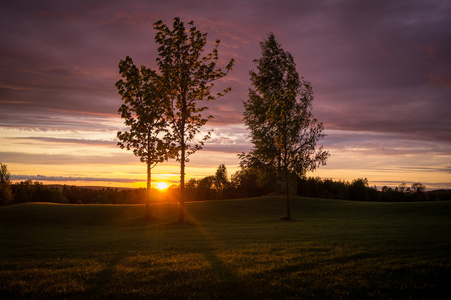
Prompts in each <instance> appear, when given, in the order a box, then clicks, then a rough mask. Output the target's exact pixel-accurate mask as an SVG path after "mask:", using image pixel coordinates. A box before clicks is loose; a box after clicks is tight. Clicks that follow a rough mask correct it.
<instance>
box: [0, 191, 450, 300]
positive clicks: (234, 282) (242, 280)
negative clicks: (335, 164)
mask: <svg viewBox="0 0 451 300" xmlns="http://www.w3.org/2000/svg"><path fill="white" fill-rule="evenodd" d="M186 206H187V209H188V211H187V220H188V223H187V225H185V226H180V225H175V224H174V221H176V220H177V205H176V204H171V203H166V204H158V205H153V206H152V214H153V215H154V216H155V217H156V218H155V220H154V221H153V222H152V223H145V222H144V220H142V210H143V207H142V206H139V205H120V206H113V205H50V204H23V205H17V206H10V207H2V208H0V239H1V241H2V243H1V244H0V253H1V254H2V255H1V256H0V282H1V285H0V295H3V296H4V298H33V297H38V298H49V297H50V298H51V297H58V298H86V297H91V296H94V297H100V298H105V297H114V298H125V297H127V298H196V299H197V298H216V297H219V298H228V299H236V298H240V299H243V298H251V299H257V298H258V299H261V298H409V297H413V298H436V297H438V296H439V295H440V293H441V292H445V291H447V285H448V281H449V279H450V278H451V260H450V258H451V254H450V253H451V251H450V250H451V218H450V215H451V202H434V203H360V202H348V201H335V200H320V199H305V198H296V199H294V201H293V216H294V218H295V221H293V222H286V221H280V220H279V217H281V216H283V214H284V202H283V199H282V198H277V197H263V198H257V199H246V200H230V201H211V202H197V203H187V204H186Z"/></svg>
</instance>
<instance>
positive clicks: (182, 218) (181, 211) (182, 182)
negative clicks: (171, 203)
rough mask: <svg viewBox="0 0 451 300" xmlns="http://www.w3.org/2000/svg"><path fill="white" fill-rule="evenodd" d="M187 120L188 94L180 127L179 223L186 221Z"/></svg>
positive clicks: (183, 98) (184, 99) (183, 104)
mask: <svg viewBox="0 0 451 300" xmlns="http://www.w3.org/2000/svg"><path fill="white" fill-rule="evenodd" d="M185 122H186V96H185V94H183V95H182V124H181V125H182V126H181V129H180V137H181V141H180V146H181V147H182V153H181V162H180V202H179V223H180V224H183V223H185V155H186V153H185V150H186V149H185V146H186V145H185Z"/></svg>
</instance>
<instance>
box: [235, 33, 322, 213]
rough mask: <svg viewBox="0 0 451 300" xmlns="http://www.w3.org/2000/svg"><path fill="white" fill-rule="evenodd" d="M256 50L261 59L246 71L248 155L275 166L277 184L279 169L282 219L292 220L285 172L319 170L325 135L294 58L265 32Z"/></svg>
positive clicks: (308, 85)
mask: <svg viewBox="0 0 451 300" xmlns="http://www.w3.org/2000/svg"><path fill="white" fill-rule="evenodd" d="M260 47H261V50H262V53H261V58H259V59H256V60H254V63H255V64H256V66H257V72H254V71H250V77H251V82H252V85H253V88H250V89H249V97H248V99H247V101H244V108H245V113H244V120H245V123H246V125H247V127H248V128H249V129H250V130H251V136H252V142H253V144H254V148H253V149H252V151H251V153H250V156H251V157H253V158H254V159H256V160H261V161H263V162H264V163H266V164H271V165H273V166H274V165H276V168H277V170H278V171H277V174H278V176H277V177H278V179H279V178H280V177H281V169H283V173H284V180H285V193H286V202H287V216H286V219H291V211H290V190H289V173H291V172H292V173H296V174H298V175H299V176H303V175H304V174H305V173H306V172H307V171H313V170H315V169H316V168H317V167H318V166H320V165H324V164H325V163H326V160H327V158H328V156H329V153H328V152H327V151H323V150H322V147H319V149H318V150H317V149H316V148H317V142H318V141H319V140H320V139H322V138H323V137H324V134H323V133H322V131H323V124H322V123H319V122H318V121H317V120H316V119H315V118H314V116H313V113H312V111H311V108H312V101H313V91H312V86H311V84H310V83H309V82H308V81H306V80H304V79H303V78H300V77H299V74H298V73H297V71H296V64H295V63H294V60H293V57H292V56H291V54H290V53H289V52H285V51H284V50H283V49H282V48H281V46H280V45H279V44H278V43H277V41H276V39H275V37H274V34H272V33H270V34H269V35H268V38H267V39H266V40H264V41H263V42H262V43H260ZM242 157H243V156H242ZM247 159H249V157H247Z"/></svg>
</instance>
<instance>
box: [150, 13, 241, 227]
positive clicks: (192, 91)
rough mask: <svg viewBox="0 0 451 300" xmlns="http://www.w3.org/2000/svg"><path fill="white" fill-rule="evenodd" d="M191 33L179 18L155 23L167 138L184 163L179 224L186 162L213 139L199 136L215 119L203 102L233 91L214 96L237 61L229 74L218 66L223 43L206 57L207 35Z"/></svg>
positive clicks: (175, 153) (182, 165)
mask: <svg viewBox="0 0 451 300" xmlns="http://www.w3.org/2000/svg"><path fill="white" fill-rule="evenodd" d="M188 24H189V25H190V27H189V30H187V29H186V28H185V25H184V23H183V22H182V21H180V19H179V18H175V19H174V23H173V26H172V29H171V28H169V27H168V26H166V25H165V24H164V23H163V22H162V21H161V20H160V21H158V22H156V23H155V24H154V28H155V29H156V30H157V34H156V36H155V41H156V42H157V43H158V44H159V45H160V47H159V48H158V55H159V57H158V58H157V63H158V67H159V71H160V76H161V81H160V87H161V89H162V90H164V92H165V94H164V96H165V98H166V101H167V103H168V106H167V108H168V109H167V112H166V119H167V122H168V123H169V124H170V125H171V128H172V131H171V132H170V133H169V134H168V135H167V139H168V140H169V141H170V142H171V149H173V150H174V152H173V153H172V154H173V155H175V157H176V159H177V161H179V162H180V202H179V222H180V223H183V222H184V220H185V215H184V212H185V208H184V197H185V192H184V189H185V163H187V162H188V161H189V159H188V157H189V156H190V155H191V154H193V153H194V152H196V151H197V150H200V149H202V146H203V144H204V142H205V141H206V140H207V139H208V138H209V137H210V133H207V134H206V135H205V136H203V138H201V139H200V140H197V139H196V135H197V134H198V133H199V132H200V129H201V127H202V126H204V125H205V124H206V123H207V121H208V120H209V119H211V118H212V116H210V115H209V116H206V117H205V116H204V115H202V112H204V111H205V110H207V109H208V107H206V106H204V104H202V103H201V102H203V101H206V100H207V101H208V100H215V99H217V98H219V97H222V96H223V95H224V94H225V93H227V92H229V91H230V88H227V89H225V90H224V91H222V92H220V93H217V94H216V95H212V93H211V92H212V91H211V90H212V87H213V85H214V84H213V82H214V81H216V80H218V79H220V78H222V77H224V76H226V75H227V73H228V72H229V71H230V70H231V69H232V66H233V63H234V60H233V59H232V60H230V62H229V63H228V64H227V66H226V71H223V70H222V69H221V68H218V67H217V62H218V59H219V57H218V46H219V40H216V42H215V44H214V47H213V50H212V52H210V53H208V54H206V55H203V51H204V47H205V45H206V44H207V34H206V33H201V32H200V31H199V30H197V28H196V27H195V26H194V25H193V22H192V21H191V22H189V23H188Z"/></svg>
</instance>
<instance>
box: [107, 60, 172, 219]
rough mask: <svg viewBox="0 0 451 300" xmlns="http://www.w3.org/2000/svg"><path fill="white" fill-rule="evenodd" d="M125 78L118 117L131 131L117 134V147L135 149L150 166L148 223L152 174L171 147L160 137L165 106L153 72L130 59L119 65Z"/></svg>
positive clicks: (119, 89)
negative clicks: (138, 65) (139, 67)
mask: <svg viewBox="0 0 451 300" xmlns="http://www.w3.org/2000/svg"><path fill="white" fill-rule="evenodd" d="M119 73H120V74H121V75H122V79H120V80H119V81H118V82H117V83H116V87H117V89H118V92H119V94H120V95H121V96H122V100H123V101H124V103H123V104H122V105H121V107H120V108H119V113H120V115H121V117H122V118H123V119H124V122H125V125H127V126H128V127H129V130H128V131H119V132H118V133H117V138H118V140H119V141H118V143H117V145H118V146H119V147H121V149H124V148H126V149H127V150H131V149H133V154H134V155H136V156H137V157H139V159H140V161H141V162H144V163H146V165H147V196H146V206H145V219H147V220H149V219H150V197H151V196H150V194H151V182H152V173H151V170H152V169H153V168H154V167H155V166H156V165H157V164H158V163H161V162H163V161H165V160H167V159H168V150H167V149H168V145H167V144H166V143H165V142H164V141H163V139H162V136H161V134H163V133H165V132H166V122H165V119H164V112H165V102H164V101H163V97H162V95H161V92H160V90H159V86H158V82H159V77H158V75H157V73H156V72H155V71H153V70H151V69H148V68H146V67H144V66H141V69H138V68H137V67H136V66H135V65H134V63H133V60H132V59H131V58H130V57H128V56H127V57H126V59H125V60H121V61H120V62H119Z"/></svg>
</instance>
